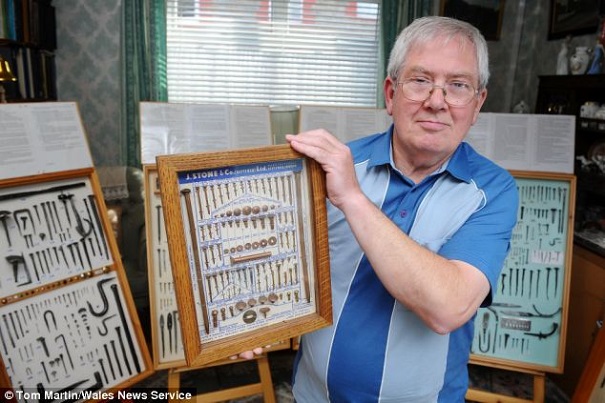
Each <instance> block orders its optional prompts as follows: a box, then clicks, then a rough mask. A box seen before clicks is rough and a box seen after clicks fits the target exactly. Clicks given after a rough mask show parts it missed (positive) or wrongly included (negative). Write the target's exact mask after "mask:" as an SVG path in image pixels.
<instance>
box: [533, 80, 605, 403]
mask: <svg viewBox="0 0 605 403" xmlns="http://www.w3.org/2000/svg"><path fill="white" fill-rule="evenodd" d="M587 102H594V103H596V104H599V105H605V75H577V76H573V75H568V76H542V77H540V87H539V91H538V98H537V103H536V113H548V114H566V115H575V116H576V135H575V152H574V153H575V156H576V159H577V161H576V165H575V170H574V173H575V175H576V176H577V195H576V214H575V218H576V222H575V225H574V235H575V236H574V241H575V242H574V243H575V244H574V252H573V260H572V274H571V288H570V298H569V313H568V326H567V340H566V348H565V366H564V372H563V374H561V375H552V376H551V377H552V379H553V380H554V381H555V382H556V383H557V384H558V385H559V387H561V389H563V391H565V392H566V393H567V394H568V395H569V396H572V395H573V392H574V390H575V388H576V385H577V384H578V380H579V379H580V376H581V374H582V370H583V369H584V366H585V364H586V360H587V358H588V354H589V351H590V348H591V346H592V344H593V342H594V339H595V337H596V335H597V330H598V327H597V321H602V320H603V319H605V246H604V245H605V172H604V171H605V120H600V119H594V118H585V117H582V116H581V108H582V105H584V104H586V103H587ZM599 158H602V161H603V164H604V165H603V167H599V166H598V164H586V163H582V162H581V160H582V159H583V160H585V161H587V160H591V159H592V160H598V159H599Z"/></svg>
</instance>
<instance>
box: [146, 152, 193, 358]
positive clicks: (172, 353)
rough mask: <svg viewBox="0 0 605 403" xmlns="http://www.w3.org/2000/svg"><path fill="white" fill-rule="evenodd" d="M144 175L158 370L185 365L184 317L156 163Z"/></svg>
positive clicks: (154, 343) (150, 284)
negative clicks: (182, 319) (182, 321)
mask: <svg viewBox="0 0 605 403" xmlns="http://www.w3.org/2000/svg"><path fill="white" fill-rule="evenodd" d="M143 175H144V178H145V231H146V235H147V236H146V239H147V266H148V278H149V296H150V308H151V309H150V310H151V338H152V344H153V354H152V355H153V360H154V366H155V367H156V368H157V369H163V368H175V367H183V366H185V365H186V361H185V350H184V348H183V338H182V334H181V320H180V319H181V317H180V315H179V310H178V306H177V302H176V291H175V285H174V279H173V277H172V266H171V265H170V256H169V251H168V238H167V237H166V227H165V225H164V212H163V207H162V198H161V193H160V183H159V177H158V171H157V168H156V166H155V164H146V165H144V166H143Z"/></svg>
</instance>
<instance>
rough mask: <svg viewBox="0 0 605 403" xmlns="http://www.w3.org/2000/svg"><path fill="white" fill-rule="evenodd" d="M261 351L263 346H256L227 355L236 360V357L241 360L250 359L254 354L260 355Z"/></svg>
mask: <svg viewBox="0 0 605 403" xmlns="http://www.w3.org/2000/svg"><path fill="white" fill-rule="evenodd" d="M262 353H263V348H262V347H257V348H255V349H253V350H248V351H244V352H243V353H239V354H238V355H232V356H231V357H229V359H231V360H237V359H238V358H241V359H243V360H251V359H253V358H254V356H256V355H261V354H262Z"/></svg>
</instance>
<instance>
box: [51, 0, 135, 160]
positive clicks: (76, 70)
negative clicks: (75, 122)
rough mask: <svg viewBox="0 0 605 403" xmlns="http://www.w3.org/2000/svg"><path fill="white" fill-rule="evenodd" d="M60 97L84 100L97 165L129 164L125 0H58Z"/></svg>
mask: <svg viewBox="0 0 605 403" xmlns="http://www.w3.org/2000/svg"><path fill="white" fill-rule="evenodd" d="M53 5H54V6H55V9H56V17H57V42H58V44H57V51H56V66H57V91H58V97H59V101H74V102H77V103H78V106H79V109H80V115H81V116H82V121H83V125H84V129H85V130H86V133H87V134H88V141H89V145H90V148H91V152H92V157H93V161H94V163H95V165H96V166H103V165H107V166H111V165H124V163H125V162H124V161H123V160H122V154H123V153H122V152H121V150H122V149H123V147H122V146H121V140H120V139H121V134H120V120H121V119H120V116H121V115H120V97H121V87H120V19H121V0H101V1H99V0H54V1H53Z"/></svg>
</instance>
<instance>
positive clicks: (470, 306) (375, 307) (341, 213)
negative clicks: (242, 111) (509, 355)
mask: <svg viewBox="0 0 605 403" xmlns="http://www.w3.org/2000/svg"><path fill="white" fill-rule="evenodd" d="M488 78H489V70H488V54H487V45H486V43H485V39H484V38H483V37H482V35H481V34H480V33H479V31H478V30H477V29H476V28H474V27H472V26H471V25H469V24H467V23H465V22H461V21H458V20H454V19H450V18H445V17H425V18H420V19H417V20H416V21H414V22H413V23H412V24H411V25H410V26H408V27H407V28H406V29H404V30H403V31H402V32H401V34H400V35H399V37H398V39H397V42H396V44H395V46H394V48H393V50H392V52H391V56H390V61H389V66H388V77H387V78H386V80H385V82H384V92H385V99H386V107H387V111H388V113H389V114H390V115H391V116H392V118H393V125H392V126H391V127H390V128H389V130H387V131H386V132H384V133H378V134H375V135H371V136H368V137H365V138H362V139H359V140H356V141H353V142H351V143H350V144H348V145H344V144H342V143H341V142H340V141H338V140H337V139H336V138H335V137H334V136H332V135H331V134H330V133H328V132H326V131H325V130H313V131H309V132H304V133H300V134H298V135H288V136H287V140H288V141H289V142H290V145H291V146H292V148H294V149H295V150H297V151H299V152H301V153H303V154H305V155H307V156H309V157H310V158H313V159H315V160H316V161H318V162H319V163H320V164H321V165H322V167H323V169H324V170H325V172H326V178H327V192H328V198H329V203H328V225H329V242H330V255H331V256H330V258H331V275H332V290H333V310H334V325H333V326H330V327H328V328H324V329H321V330H319V331H316V332H313V333H311V334H308V335H305V336H303V338H302V341H301V347H300V351H299V354H298V357H297V360H296V363H295V368H294V384H293V392H294V395H295V398H296V401H297V402H298V403H306V402H312V403H317V402H327V401H333V402H379V401H380V402H398V403H399V402H408V401H409V402H415V403H417V402H432V401H437V399H438V398H439V399H440V400H441V401H446V402H454V401H463V400H464V394H465V392H466V388H467V383H468V375H467V369H466V364H467V361H468V356H469V352H470V345H471V341H472V337H473V318H474V316H475V313H476V311H477V309H478V308H479V306H481V305H487V304H489V303H490V302H491V300H492V293H493V292H494V291H495V290H496V282H497V280H498V276H499V273H500V269H501V267H502V264H503V261H504V258H505V256H506V253H507V251H508V247H509V241H510V236H511V233H512V229H513V227H514V225H515V221H516V211H517V204H518V197H517V190H516V185H515V182H514V180H513V178H512V177H511V176H510V175H509V174H508V173H507V172H506V171H505V170H504V169H502V168H500V167H498V166H497V165H495V164H494V163H492V162H490V161H489V160H487V159H486V158H484V157H483V156H481V155H479V154H478V153H477V152H476V151H475V150H473V148H472V147H471V146H470V145H468V144H467V143H464V142H463V140H464V138H465V136H466V135H467V133H468V130H469V128H470V127H471V126H472V125H473V124H474V123H475V121H476V120H477V116H478V114H479V110H480V109H481V106H482V105H483V102H484V101H485V99H486V96H487V90H486V85H487V81H488ZM440 391H441V393H440Z"/></svg>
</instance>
